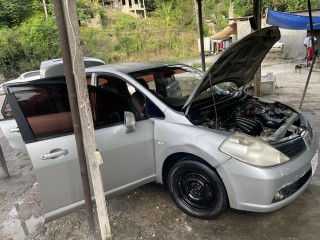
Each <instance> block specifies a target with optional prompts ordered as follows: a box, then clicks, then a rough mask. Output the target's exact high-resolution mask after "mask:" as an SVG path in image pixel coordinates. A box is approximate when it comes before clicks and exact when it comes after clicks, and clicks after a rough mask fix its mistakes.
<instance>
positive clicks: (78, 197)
mask: <svg viewBox="0 0 320 240" xmlns="http://www.w3.org/2000/svg"><path fill="white" fill-rule="evenodd" d="M124 86H126V84H124ZM117 90H118V91H119V92H113V91H110V89H102V88H100V87H94V86H90V88H89V95H90V101H91V104H92V107H94V110H96V112H95V116H94V117H93V119H94V124H95V126H96V127H99V129H97V130H96V131H95V133H96V141H97V145H98V149H99V150H100V152H101V155H102V157H103V160H104V163H103V164H102V165H101V174H102V177H103V182H104V190H105V191H110V192H112V193H114V192H117V191H123V190H125V189H128V188H131V187H132V186H138V185H139V184H142V183H146V182H150V181H154V180H155V160H154V140H153V131H154V127H153V122H152V121H151V120H149V119H144V120H140V121H137V122H136V127H135V131H134V132H131V133H125V125H124V123H123V116H122V115H123V110H126V111H127V109H130V97H129V96H128V94H123V93H122V92H120V90H121V88H118V89H117ZM9 94H11V95H10V96H11V97H10V99H9V102H10V105H11V106H12V109H13V113H14V115H15V116H20V117H19V118H17V123H18V126H19V128H20V129H22V130H24V131H21V134H22V137H23V140H24V142H25V143H26V144H25V145H26V149H27V150H28V153H29V155H30V158H31V160H32V163H33V166H34V168H35V172H36V176H37V181H38V183H39V187H40V196H41V199H42V202H43V206H44V213H45V217H46V216H49V217H50V220H53V219H55V218H56V217H59V216H62V215H64V214H65V213H68V212H70V210H72V209H73V207H74V205H75V204H76V205H80V204H81V203H80V204H79V202H81V201H82V200H83V190H82V183H81V175H80V168H79V162H78V155H77V149H76V143H75V137H74V134H73V133H72V125H70V107H69V104H68V98H67V95H68V94H67V89H66V85H65V82H64V80H63V79H60V80H58V79H56V80H54V81H50V82H46V80H39V81H36V82H35V83H33V84H31V83H29V84H27V85H21V84H20V85H17V86H11V87H9ZM110 113H111V114H110ZM114 116H116V118H115V119H114ZM15 127H16V126H15Z"/></svg>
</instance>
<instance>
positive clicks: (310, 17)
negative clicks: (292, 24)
mask: <svg viewBox="0 0 320 240" xmlns="http://www.w3.org/2000/svg"><path fill="white" fill-rule="evenodd" d="M308 10H309V19H310V31H311V45H312V53H313V56H312V62H311V67H310V70H309V74H308V78H307V82H306V85H305V87H304V91H303V94H302V97H301V101H300V106H299V109H300V110H301V108H302V103H303V101H304V98H305V96H306V93H307V88H308V86H309V81H310V78H311V73H312V70H313V66H314V62H315V60H316V54H315V51H314V38H313V22H312V12H311V3H310V0H308Z"/></svg>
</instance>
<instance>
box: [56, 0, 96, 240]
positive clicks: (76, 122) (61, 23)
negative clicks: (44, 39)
mask: <svg viewBox="0 0 320 240" xmlns="http://www.w3.org/2000/svg"><path fill="white" fill-rule="evenodd" d="M53 3H54V9H55V14H56V20H57V26H58V33H59V39H60V45H61V52H62V58H63V66H64V71H65V75H66V81H67V88H68V97H69V103H70V109H71V115H72V122H73V129H74V135H75V139H76V144H77V151H78V158H79V165H80V172H81V180H82V187H83V194H84V200H85V208H86V212H87V218H88V225H89V232H90V237H91V239H96V234H95V223H94V216H93V205H92V201H91V192H90V184H89V177H88V169H87V162H86V156H85V151H84V143H83V135H82V131H81V121H80V113H79V107H78V99H77V93H76V86H75V79H74V75H73V72H72V59H71V52H70V48H69V41H68V37H67V29H66V23H65V18H64V14H63V6H62V2H61V0H54V1H53Z"/></svg>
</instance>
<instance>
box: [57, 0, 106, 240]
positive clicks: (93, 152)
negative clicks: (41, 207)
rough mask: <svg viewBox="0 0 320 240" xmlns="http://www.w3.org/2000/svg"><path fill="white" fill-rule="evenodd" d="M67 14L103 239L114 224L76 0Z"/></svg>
mask: <svg viewBox="0 0 320 240" xmlns="http://www.w3.org/2000/svg"><path fill="white" fill-rule="evenodd" d="M63 10H64V16H65V20H66V24H67V30H68V39H69V44H70V50H71V56H72V59H73V62H72V64H73V65H72V69H73V74H74V78H75V81H76V88H77V96H78V104H79V111H80V119H81V126H82V133H83V142H84V146H85V149H86V154H87V158H88V162H89V166H90V173H91V180H92V186H93V191H94V195H95V199H96V205H97V213H98V218H99V225H100V232H101V237H102V239H103V240H104V239H111V228H110V223H109V217H108V212H107V205H106V199H105V195H104V189H103V182H102V176H101V172H100V167H99V166H100V165H101V164H102V163H103V160H102V157H101V155H100V152H99V151H98V148H97V144H96V139H95V133H94V126H93V121H92V113H91V106H90V101H89V96H88V88H87V81H86V75H85V67H84V62H83V53H82V49H81V45H80V30H79V24H78V18H77V6H76V1H75V0H65V1H63Z"/></svg>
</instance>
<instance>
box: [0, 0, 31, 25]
mask: <svg viewBox="0 0 320 240" xmlns="http://www.w3.org/2000/svg"><path fill="white" fill-rule="evenodd" d="M32 6H33V0H0V28H2V27H14V26H17V25H19V24H20V23H21V22H22V21H23V20H25V19H27V18H28V17H29V16H30V15H32Z"/></svg>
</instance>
